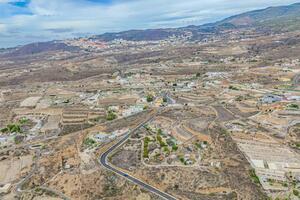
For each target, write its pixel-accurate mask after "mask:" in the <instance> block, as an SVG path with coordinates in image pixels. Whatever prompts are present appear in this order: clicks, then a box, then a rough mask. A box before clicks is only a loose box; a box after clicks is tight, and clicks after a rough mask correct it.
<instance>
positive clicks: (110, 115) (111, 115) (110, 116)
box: [106, 110, 117, 121]
mask: <svg viewBox="0 0 300 200" xmlns="http://www.w3.org/2000/svg"><path fill="white" fill-rule="evenodd" d="M116 118H117V115H116V113H114V112H113V111H111V110H110V111H108V113H107V115H106V119H107V120H108V121H112V120H114V119H116Z"/></svg>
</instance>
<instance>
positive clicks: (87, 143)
mask: <svg viewBox="0 0 300 200" xmlns="http://www.w3.org/2000/svg"><path fill="white" fill-rule="evenodd" d="M83 143H84V145H86V146H93V145H94V144H96V141H95V140H93V139H91V138H86V139H85V140H84V142H83Z"/></svg>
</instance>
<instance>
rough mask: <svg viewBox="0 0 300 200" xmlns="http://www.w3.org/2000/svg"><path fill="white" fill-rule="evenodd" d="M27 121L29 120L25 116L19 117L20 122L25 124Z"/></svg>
mask: <svg viewBox="0 0 300 200" xmlns="http://www.w3.org/2000/svg"><path fill="white" fill-rule="evenodd" d="M28 121H29V120H28V119H27V118H26V117H22V118H21V119H19V123H20V124H26V123H28Z"/></svg>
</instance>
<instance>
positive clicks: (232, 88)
mask: <svg viewBox="0 0 300 200" xmlns="http://www.w3.org/2000/svg"><path fill="white" fill-rule="evenodd" d="M229 89H230V90H239V89H238V88H237V87H235V86H233V85H230V86H229Z"/></svg>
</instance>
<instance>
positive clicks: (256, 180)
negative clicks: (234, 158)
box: [250, 169, 260, 184]
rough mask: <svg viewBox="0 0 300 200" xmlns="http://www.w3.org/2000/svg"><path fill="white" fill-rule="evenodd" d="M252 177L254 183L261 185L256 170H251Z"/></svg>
mask: <svg viewBox="0 0 300 200" xmlns="http://www.w3.org/2000/svg"><path fill="white" fill-rule="evenodd" d="M250 177H251V179H252V181H253V182H254V183H255V184H260V181H259V178H258V176H257V175H256V174H255V170H254V169H251V170H250Z"/></svg>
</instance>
